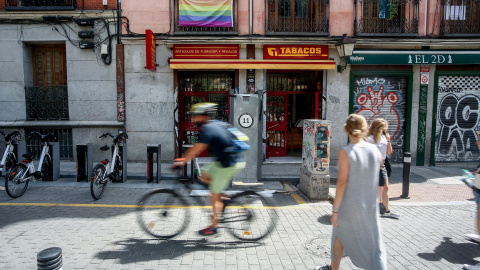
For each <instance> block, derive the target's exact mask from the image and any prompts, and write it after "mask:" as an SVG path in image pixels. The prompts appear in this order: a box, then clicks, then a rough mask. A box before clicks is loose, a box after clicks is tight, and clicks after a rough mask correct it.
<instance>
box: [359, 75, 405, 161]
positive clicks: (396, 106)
mask: <svg viewBox="0 0 480 270" xmlns="http://www.w3.org/2000/svg"><path fill="white" fill-rule="evenodd" d="M407 82H408V80H407V77H406V76H379V77H375V76H368V77H365V76H356V77H354V87H353V94H354V97H353V112H354V113H357V114H361V115H363V116H365V118H366V119H367V122H368V124H369V125H370V123H372V121H373V120H375V119H376V118H379V117H381V118H384V119H385V120H387V121H388V132H389V133H390V136H391V140H392V147H393V152H392V154H391V155H390V157H391V160H392V161H393V162H402V159H403V149H404V144H405V117H406V107H407Z"/></svg>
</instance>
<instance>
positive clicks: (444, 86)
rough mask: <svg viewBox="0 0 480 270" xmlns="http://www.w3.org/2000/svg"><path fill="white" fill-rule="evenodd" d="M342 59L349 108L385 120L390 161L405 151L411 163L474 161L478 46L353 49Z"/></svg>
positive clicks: (479, 126) (479, 105)
mask: <svg viewBox="0 0 480 270" xmlns="http://www.w3.org/2000/svg"><path fill="white" fill-rule="evenodd" d="M347 63H349V64H351V65H352V70H353V71H352V74H351V79H350V85H351V87H350V89H351V92H350V105H351V112H357V113H361V114H363V115H365V116H366V117H367V120H369V121H371V120H373V119H374V118H377V117H383V118H385V119H387V120H388V121H389V127H390V129H389V132H390V135H391V136H392V143H393V147H394V154H393V155H392V157H393V159H394V160H395V161H401V160H402V159H401V158H402V153H403V151H410V150H411V152H412V157H414V159H415V160H416V162H415V164H416V165H417V166H423V165H428V162H427V161H428V160H429V161H430V162H429V163H430V165H435V164H436V163H440V162H478V160H479V159H480V152H479V150H478V147H477V146H476V145H475V142H476V140H477V136H478V135H477V133H476V131H478V130H480V111H479V109H480V101H479V97H480V84H479V83H480V65H479V64H480V52H479V51H432V50H424V51H422V50H418V51H400V50H397V51H371V50H369V51H367V50H364V51H362V50H356V51H354V54H353V55H352V56H350V57H349V58H347ZM379 65H388V67H389V69H393V70H392V71H389V72H384V71H382V70H380V69H379V68H378V67H379ZM392 67H393V68H392ZM395 69H396V70H395ZM366 70H370V71H366ZM431 75H433V76H431ZM430 77H434V80H431V79H430ZM414 78H415V80H416V81H417V83H416V84H413V80H414ZM414 99H415V100H418V101H416V102H418V103H415V102H414V101H413V100H414ZM413 123H415V124H413ZM410 130H411V131H412V132H410ZM411 145H412V146H413V147H412V149H410V146H411ZM428 156H429V158H428Z"/></svg>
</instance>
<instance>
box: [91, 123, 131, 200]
mask: <svg viewBox="0 0 480 270" xmlns="http://www.w3.org/2000/svg"><path fill="white" fill-rule="evenodd" d="M107 136H110V137H112V138H113V154H112V162H111V163H110V162H109V161H108V159H107V158H106V159H104V160H102V161H101V162H100V163H99V164H97V165H95V167H94V168H93V171H92V181H90V193H91V194H92V197H93V198H94V199H95V200H98V199H100V198H101V197H102V196H103V193H104V192H105V187H106V186H107V183H108V182H109V181H113V182H116V181H121V177H122V174H123V164H122V159H121V157H120V153H119V145H120V142H123V141H124V138H125V139H128V135H127V133H120V134H118V135H117V136H113V135H112V134H110V133H109V132H105V133H103V134H102V136H100V137H99V138H100V139H103V138H106V137H107ZM109 149H110V147H109V146H107V145H105V146H102V147H100V150H102V151H105V154H106V151H108V150H109Z"/></svg>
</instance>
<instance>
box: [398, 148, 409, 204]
mask: <svg viewBox="0 0 480 270" xmlns="http://www.w3.org/2000/svg"><path fill="white" fill-rule="evenodd" d="M411 163H412V155H411V154H410V153H409V152H405V153H403V181H402V195H400V197H402V198H404V199H410V196H408V190H409V189H410V164H411Z"/></svg>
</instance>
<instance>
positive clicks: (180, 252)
mask: <svg viewBox="0 0 480 270" xmlns="http://www.w3.org/2000/svg"><path fill="white" fill-rule="evenodd" d="M222 238H223V237H222ZM222 238H220V239H222ZM213 240H215V238H213V239H210V238H209V239H198V240H160V239H155V238H152V239H133V238H130V239H128V240H122V241H117V242H114V243H115V245H116V247H120V246H123V248H122V249H117V248H116V249H115V250H110V251H102V252H99V253H97V255H95V257H96V258H98V259H102V260H109V259H111V260H117V261H118V262H120V263H121V264H129V263H135V262H142V261H144V262H146V261H151V260H173V259H175V258H180V257H182V256H184V255H185V254H188V253H194V252H196V251H217V252H218V251H219V249H220V251H222V250H229V249H236V248H253V247H258V246H261V245H262V244H261V243H258V242H240V241H238V242H236V241H231V242H225V241H218V242H215V241H213ZM183 259H185V258H182V260H183ZM212 260H213V258H212Z"/></svg>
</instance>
